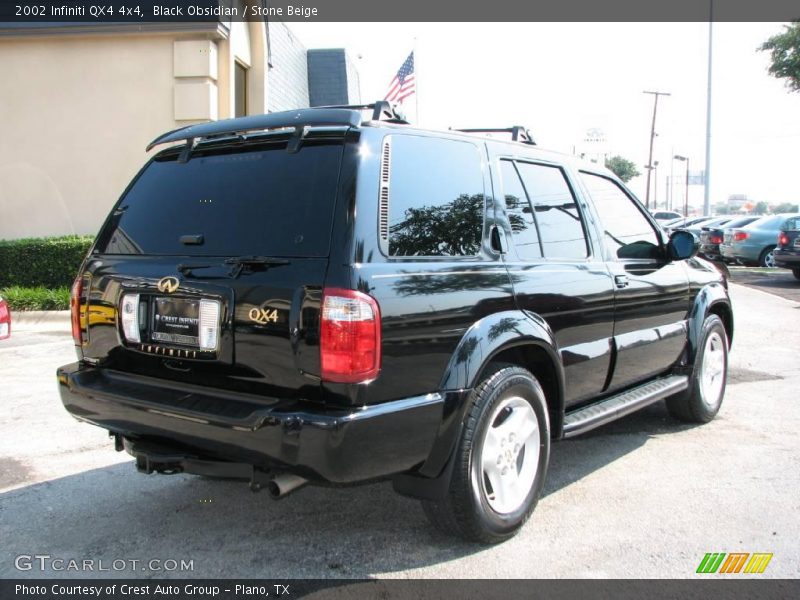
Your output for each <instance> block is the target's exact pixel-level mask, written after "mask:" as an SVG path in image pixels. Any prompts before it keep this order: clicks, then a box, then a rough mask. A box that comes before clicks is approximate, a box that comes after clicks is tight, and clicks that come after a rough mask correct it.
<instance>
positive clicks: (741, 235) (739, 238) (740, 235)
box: [733, 231, 750, 242]
mask: <svg viewBox="0 0 800 600" xmlns="http://www.w3.org/2000/svg"><path fill="white" fill-rule="evenodd" d="M749 237H750V234H749V233H747V232H746V231H736V232H734V234H733V241H734V242H743V241H744V240H746V239H747V238H749Z"/></svg>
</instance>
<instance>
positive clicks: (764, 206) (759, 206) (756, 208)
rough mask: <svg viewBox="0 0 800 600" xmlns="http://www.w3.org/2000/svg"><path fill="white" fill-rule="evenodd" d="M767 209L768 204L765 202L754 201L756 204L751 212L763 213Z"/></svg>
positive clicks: (755, 213) (765, 212)
mask: <svg viewBox="0 0 800 600" xmlns="http://www.w3.org/2000/svg"><path fill="white" fill-rule="evenodd" d="M768 210H769V206H768V205H767V203H766V202H756V205H755V206H754V207H753V214H754V215H765V214H767V211H768Z"/></svg>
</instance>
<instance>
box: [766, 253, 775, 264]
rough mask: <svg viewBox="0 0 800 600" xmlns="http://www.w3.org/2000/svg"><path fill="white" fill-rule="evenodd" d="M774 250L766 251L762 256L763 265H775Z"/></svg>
mask: <svg viewBox="0 0 800 600" xmlns="http://www.w3.org/2000/svg"><path fill="white" fill-rule="evenodd" d="M774 252H775V251H774V250H770V251H769V252H767V255H766V256H765V257H764V266H765V267H770V268H772V267H774V266H775V254H774Z"/></svg>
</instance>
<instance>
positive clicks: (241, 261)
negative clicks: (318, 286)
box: [178, 256, 289, 279]
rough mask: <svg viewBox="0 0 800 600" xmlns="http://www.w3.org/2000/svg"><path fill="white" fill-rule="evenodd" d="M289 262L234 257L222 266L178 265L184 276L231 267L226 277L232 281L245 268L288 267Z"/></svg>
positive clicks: (251, 257) (283, 259) (267, 258)
mask: <svg viewBox="0 0 800 600" xmlns="http://www.w3.org/2000/svg"><path fill="white" fill-rule="evenodd" d="M288 264H289V261H288V260H287V259H285V258H272V257H270V256H234V257H232V258H226V259H225V260H224V261H223V262H222V264H220V263H212V264H195V265H186V264H180V265H178V272H179V273H181V274H183V275H192V274H193V271H195V270H199V269H213V268H220V267H222V266H223V265H229V266H231V268H230V269H229V270H228V272H227V273H225V275H224V277H230V278H231V279H236V278H237V277H239V275H241V273H242V271H243V270H244V268H245V267H247V268H248V269H249V270H251V271H256V270H259V267H261V268H266V267H276V266H280V265H288ZM214 278H215V277H213V276H212V277H205V278H204V279H214Z"/></svg>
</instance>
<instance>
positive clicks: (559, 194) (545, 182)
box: [516, 162, 587, 258]
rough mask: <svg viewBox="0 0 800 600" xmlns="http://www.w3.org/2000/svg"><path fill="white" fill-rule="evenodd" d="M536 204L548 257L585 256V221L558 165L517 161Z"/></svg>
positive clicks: (537, 217)
mask: <svg viewBox="0 0 800 600" xmlns="http://www.w3.org/2000/svg"><path fill="white" fill-rule="evenodd" d="M516 165H517V167H518V168H519V172H520V175H521V176H522V181H523V183H524V184H525V190H526V191H527V192H528V197H529V198H530V202H531V205H532V206H533V212H534V218H535V219H536V224H537V227H538V232H539V239H540V240H541V245H542V250H543V252H544V256H545V258H586V256H587V245H586V234H585V232H584V228H583V221H582V220H581V214H580V211H579V210H578V204H577V202H576V201H575V197H574V196H573V195H572V190H571V189H570V187H569V185H568V184H567V180H566V179H565V178H564V173H563V172H562V171H561V169H559V168H558V167H550V166H545V165H535V164H531V163H523V162H518V163H516Z"/></svg>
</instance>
